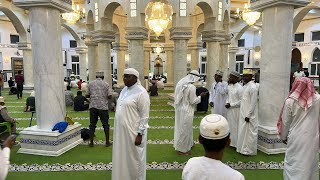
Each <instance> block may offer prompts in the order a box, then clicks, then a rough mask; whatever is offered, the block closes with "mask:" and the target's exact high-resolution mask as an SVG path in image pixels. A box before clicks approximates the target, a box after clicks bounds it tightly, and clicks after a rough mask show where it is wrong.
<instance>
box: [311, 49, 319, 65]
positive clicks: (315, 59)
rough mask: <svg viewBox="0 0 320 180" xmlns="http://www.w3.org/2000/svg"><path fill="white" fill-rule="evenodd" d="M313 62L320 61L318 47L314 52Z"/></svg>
mask: <svg viewBox="0 0 320 180" xmlns="http://www.w3.org/2000/svg"><path fill="white" fill-rule="evenodd" d="M312 62H320V49H319V48H318V47H316V48H314V50H313V52H312Z"/></svg>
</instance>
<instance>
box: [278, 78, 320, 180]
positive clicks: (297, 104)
mask: <svg viewBox="0 0 320 180" xmlns="http://www.w3.org/2000/svg"><path fill="white" fill-rule="evenodd" d="M319 121H320V95H318V94H316V92H315V90H314V88H313V83H312V81H311V80H310V79H309V78H306V77H299V78H297V79H296V80H295V81H294V83H293V85H292V89H291V91H290V93H289V96H288V97H287V99H286V100H285V103H284V107H283V109H282V112H281V114H280V118H279V120H278V124H277V126H278V132H279V134H280V138H281V139H282V141H283V142H284V143H285V144H287V150H286V155H285V159H284V170H283V178H284V180H301V179H305V180H318V179H319V168H318V164H319V153H318V151H319V124H320V123H319Z"/></svg>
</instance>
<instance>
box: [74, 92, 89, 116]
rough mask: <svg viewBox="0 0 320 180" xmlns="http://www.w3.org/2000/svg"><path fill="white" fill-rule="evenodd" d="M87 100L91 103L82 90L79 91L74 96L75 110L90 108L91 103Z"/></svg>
mask: <svg viewBox="0 0 320 180" xmlns="http://www.w3.org/2000/svg"><path fill="white" fill-rule="evenodd" d="M85 101H86V102H88V103H89V101H88V99H87V98H85V97H84V96H82V91H78V92H77V96H76V97H75V98H74V105H73V107H74V108H73V109H74V111H85V110H88V109H89V104H88V103H85Z"/></svg>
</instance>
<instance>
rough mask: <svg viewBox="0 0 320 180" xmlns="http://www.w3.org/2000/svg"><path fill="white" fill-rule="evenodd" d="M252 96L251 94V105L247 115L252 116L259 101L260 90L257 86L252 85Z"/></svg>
mask: <svg viewBox="0 0 320 180" xmlns="http://www.w3.org/2000/svg"><path fill="white" fill-rule="evenodd" d="M250 96H251V101H250V102H251V104H250V107H249V111H248V112H247V115H246V117H248V118H250V117H251V116H252V114H253V112H254V109H255V108H256V105H257V102H258V90H257V88H256V87H251V89H250Z"/></svg>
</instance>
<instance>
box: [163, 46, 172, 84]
mask: <svg viewBox="0 0 320 180" xmlns="http://www.w3.org/2000/svg"><path fill="white" fill-rule="evenodd" d="M165 51H166V54H167V76H168V77H167V83H166V86H168V87H172V86H173V81H174V72H173V66H174V65H173V47H166V48H165Z"/></svg>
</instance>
